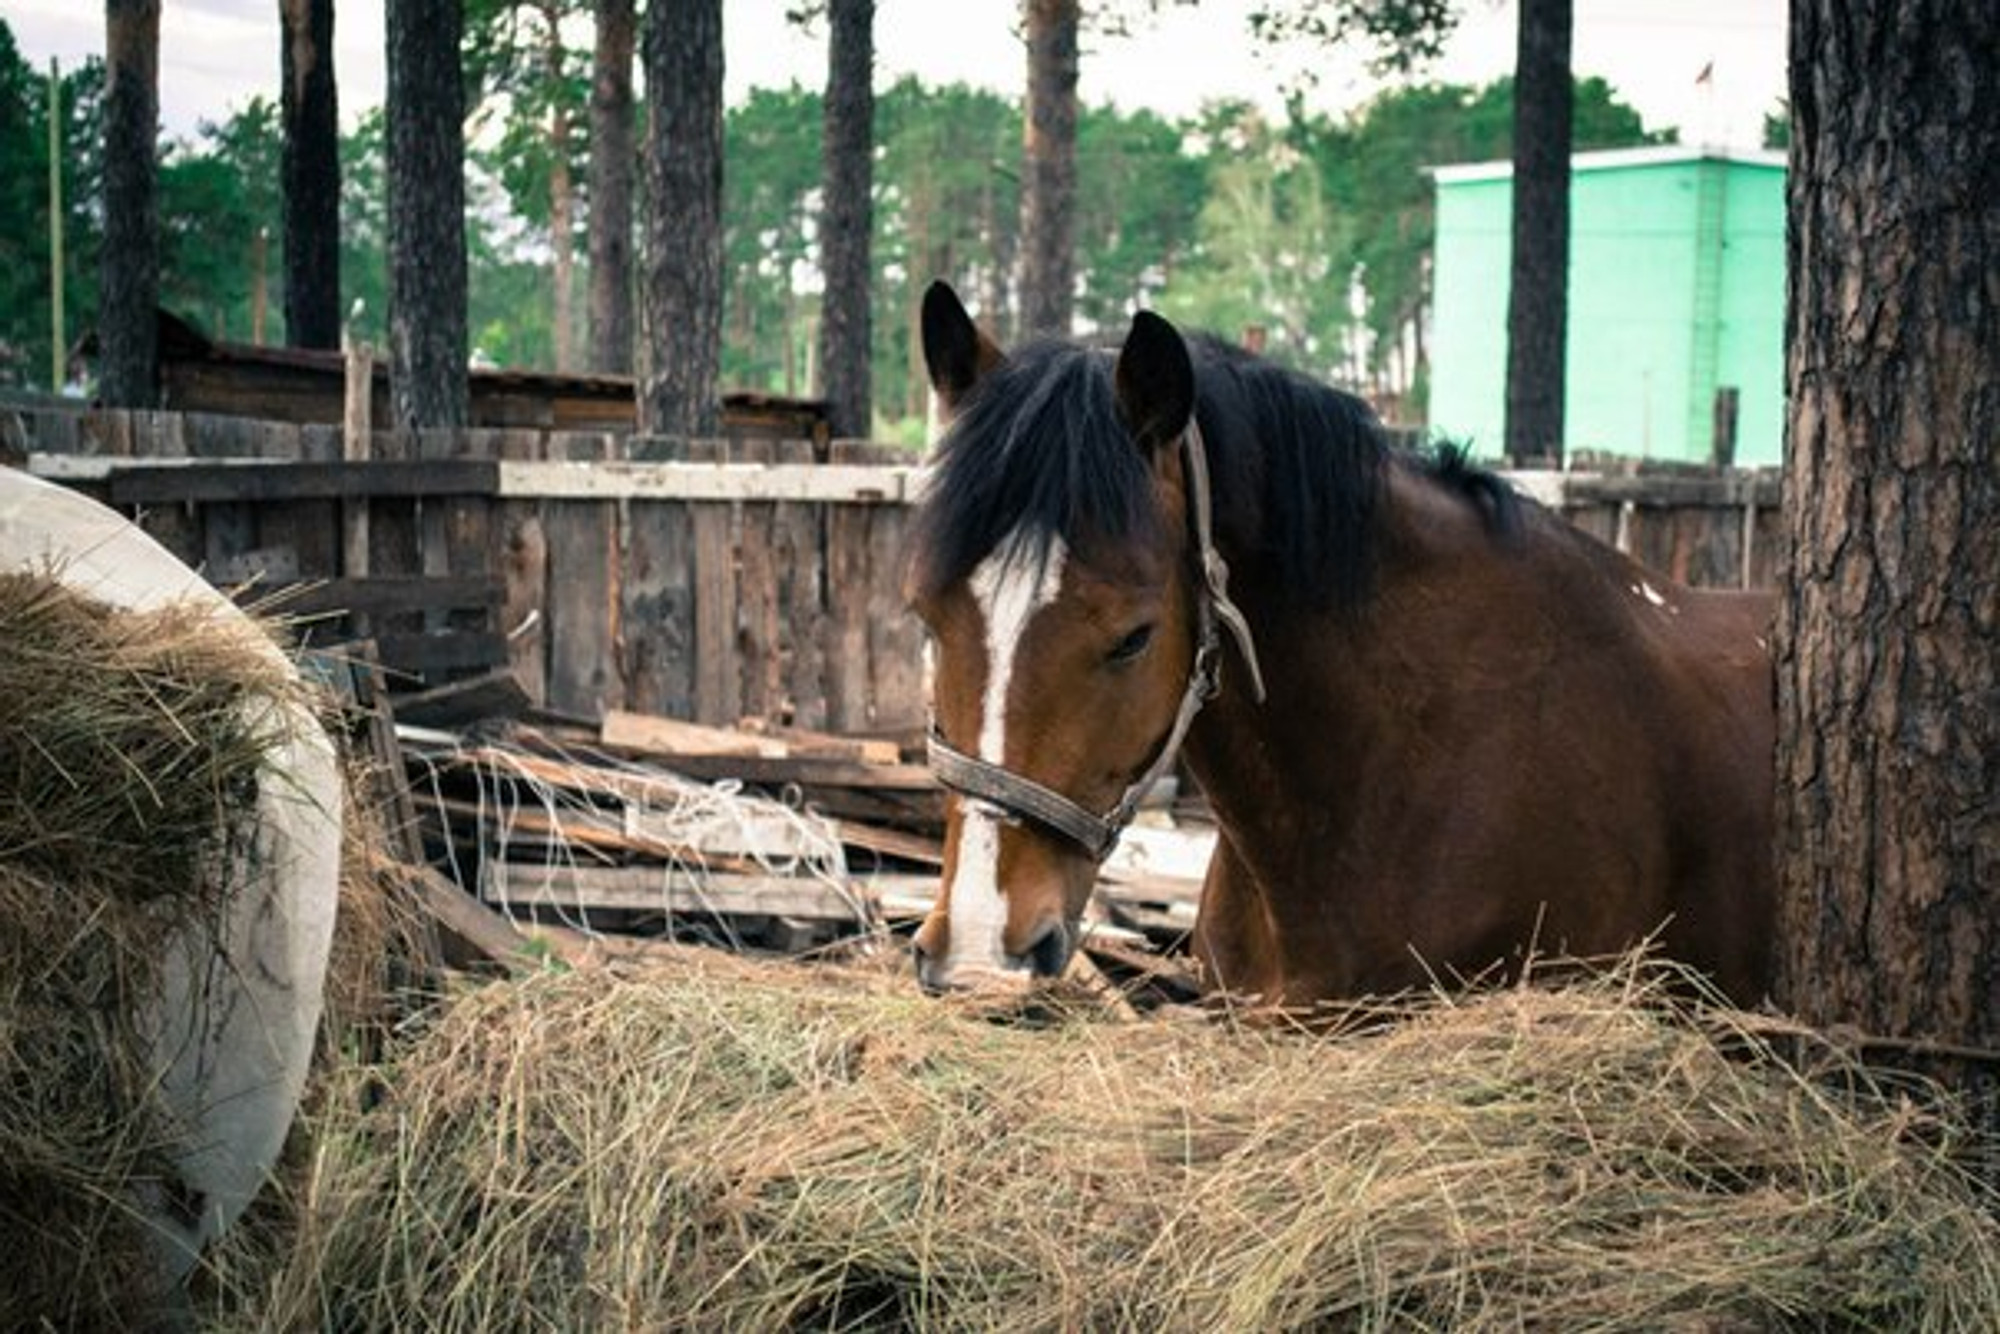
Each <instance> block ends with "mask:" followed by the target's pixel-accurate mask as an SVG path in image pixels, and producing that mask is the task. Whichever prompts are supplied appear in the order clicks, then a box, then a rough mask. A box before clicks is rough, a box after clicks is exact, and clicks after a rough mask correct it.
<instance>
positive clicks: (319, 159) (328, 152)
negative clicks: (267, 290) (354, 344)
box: [278, 0, 340, 348]
mask: <svg viewBox="0 0 2000 1334" xmlns="http://www.w3.org/2000/svg"><path fill="white" fill-rule="evenodd" d="M278 14H279V17H280V19H281V20H282V24H283V29H284V35H283V38H282V40H281V46H282V48H283V55H282V59H281V61H280V63H281V65H282V67H283V72H284V86H283V90H282V92H281V94H280V97H279V105H280V112H281V115H282V117H283V120H284V134H285V144H284V164H283V168H282V174H283V177H284V191H283V194H284V209H285V236H284V246H285V341H286V343H288V344H289V345H291V346H292V347H321V348H331V347H339V346H340V112H339V102H338V98H337V94H336V92H335V85H334V76H333V0H279V4H278Z"/></svg>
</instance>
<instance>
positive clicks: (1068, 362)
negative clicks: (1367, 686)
mask: <svg viewBox="0 0 2000 1334" xmlns="http://www.w3.org/2000/svg"><path fill="white" fill-rule="evenodd" d="M1188 352H1189V354H1190V356H1191V357H1192V358H1193V361H1194V368H1195V412H1196V416H1197V419H1198V420H1199V421H1200V423H1201V430H1202V436H1203V439H1204V440H1205V441H1206V443H1207V447H1208V457H1209V468H1210V472H1211V473H1212V475H1213V478H1214V496H1215V520H1216V530H1217V533H1218V535H1219V537H1220V540H1221V542H1222V544H1223V545H1224V546H1225V547H1227V548H1228V549H1229V551H1230V552H1231V559H1232V560H1233V561H1235V562H1236V564H1237V568H1238V570H1239V573H1247V572H1248V567H1249V566H1262V567H1264V569H1263V571H1262V576H1261V577H1264V578H1267V579H1270V580H1273V581H1274V586H1276V587H1280V588H1283V589H1285V590H1287V591H1288V592H1289V593H1290V594H1291V595H1292V596H1293V597H1294V598H1296V599H1298V600H1301V601H1303V602H1306V603H1308V604H1310V605H1315V606H1334V607H1343V608H1345V607H1353V606H1356V605H1358V604H1359V603H1360V602H1362V601H1363V600H1364V599H1365V598H1366V597H1367V595H1368V593H1369V590H1370V588H1371V586H1372V582H1373V575H1374V563H1375V561H1374V557H1375V516H1376V511H1377V508H1378V505H1379V502H1380V498H1381V493H1382V489H1383V486H1384V470H1385V469H1386V468H1387V467H1389V466H1391V465H1392V463H1393V462H1395V461H1399V460H1400V461H1402V462H1404V463H1406V464H1408V465H1409V466H1413V467H1416V468H1418V469H1420V470H1422V471H1423V472H1424V473H1426V474H1427V475H1429V476H1430V477H1431V478H1432V479H1433V480H1434V481H1436V482H1437V483H1438V484H1439V485H1441V486H1444V487H1446V488H1447V489H1449V490H1452V491H1455V492H1457V493H1459V494H1461V495H1463V496H1464V497H1465V498H1466V499H1467V501H1468V502H1469V503H1471V504H1474V505H1476V506H1478V507H1479V508H1480V509H1481V510H1482V511H1483V512H1484V513H1485V515H1486V517H1487V520H1488V522H1489V524H1490V525H1491V526H1492V527H1494V528H1495V529H1497V530H1499V531H1502V532H1506V531H1510V530H1511V529H1513V528H1514V527H1515V526H1516V525H1517V523H1518V505H1519V501H1518V500H1517V498H1516V497H1515V495H1514V493H1513V492H1512V491H1511V490H1510V489H1509V488H1508V487H1507V485H1506V484H1505V483H1504V482H1502V481H1501V480H1500V479H1499V478H1497V477H1495V476H1494V475H1493V474H1491V473H1489V472H1486V471H1484V470H1482V469H1479V468H1476V467H1473V466H1472V465H1471V464H1470V463H1469V461H1468V460H1467V459H1466V457H1465V454H1464V452H1463V451H1462V450H1460V449H1457V448H1455V447H1450V446H1443V447H1438V448H1436V449H1432V450H1426V451H1414V450H1407V449H1397V448H1392V447H1391V445H1390V444H1389V441H1388V437H1387V436H1386V435H1385V433H1384V432H1383V430H1382V428H1381V427H1380V425H1379V424H1378V423H1377V422H1376V420H1375V417H1374V415H1373V413H1371V412H1370V411H1369V409H1368V407H1367V405H1366V404H1364V403H1362V402H1361V401H1360V400H1359V399H1357V398H1355V397H1354V396H1352V395H1350V394H1346V393H1342V392H1341V391H1339V390H1337V389H1333V388H1331V387H1329V386H1327V385H1324V384H1322V383H1320V382H1318V381H1316V380H1313V379H1311V378H1309V377H1307V376H1305V375H1301V374H1299V373H1297V372H1294V371H1290V370H1287V369H1285V368H1283V367H1281V366H1278V365H1277V364H1275V363H1273V362H1269V361H1265V360H1263V359H1261V358H1259V357H1256V356H1253V355H1252V354H1250V353H1248V352H1245V351H1243V350H1242V349H1240V348H1237V347H1235V346H1233V345H1231V344H1228V343H1225V342H1223V341H1222V340H1220V339H1216V338H1212V337H1207V336H1195V337H1191V338H1189V339H1188ZM1114 366H1115V357H1114V355H1113V353H1112V352H1110V351H1107V350H1106V349H1102V348H1093V347H1087V346H1082V345H1079V344H1076V343H1071V342H1061V341H1055V340H1040V341H1036V342H1032V343H1029V344H1026V345H1024V346H1022V347H1020V348H1018V349H1016V350H1014V351H1012V352H1010V353H1009V354H1008V357H1007V360H1006V361H1005V362H1004V363H1002V364H1001V365H1000V366H999V367H998V368H996V369H995V370H993V371H992V372H991V373H989V374H988V375H987V376H986V377H985V378H984V379H982V380H980V381H979V383H978V384H977V385H976V386H974V388H973V390H972V393H971V394H970V395H969V396H968V399H967V401H966V402H965V403H964V404H963V405H962V408H963V410H962V412H961V414H960V415H959V417H958V419H957V420H956V421H955V422H954V423H953V424H952V427H951V430H950V431H949V433H948V434H947V435H946V436H945V438H944V439H943V441H941V442H940V444H939V446H938V450H937V454H936V457H935V458H934V460H933V463H934V465H935V466H934V469H933V474H932V478H931V482H930V485H929V488H928V491H927V494H926V497H925V500H924V503H923V506H922V508H921V510H920V511H919V513H918V515H917V519H916V528H915V531H914V534H913V540H914V543H915V545H914V550H915V552H916V553H917V554H918V558H919V561H918V569H919V572H920V576H921V579H922V583H923V585H924V587H925V588H926V589H928V590H935V589H938V588H943V587H946V586H948V585H950V584H952V583H955V582H956V581H958V580H959V579H962V578H964V577H966V576H967V575H969V574H970V573H971V571H972V570H973V568H974V567H975V566H977V565H978V564H979V562H980V561H981V560H983V559H985V557H986V556H987V554H988V553H989V552H991V551H992V550H993V549H994V548H995V547H997V546H998V545H999V544H1000V542H1002V541H1003V540H1005V539H1006V538H1008V537H1009V535H1010V534H1013V533H1015V532H1017V531H1018V532H1019V533H1021V534H1022V536H1023V537H1024V538H1025V539H1026V540H1027V541H1028V542H1029V543H1031V544H1032V546H1033V547H1034V548H1037V549H1040V548H1045V547H1046V545H1047V542H1048V539H1049V538H1050V537H1052V536H1060V537H1061V538H1062V539H1063V541H1064V542H1065V543H1066V544H1067V545H1069V546H1071V547H1073V548H1077V549H1082V550H1088V549H1089V548H1090V547H1091V546H1092V545H1094V544H1096V543H1107V544H1115V543H1119V542H1123V541H1128V540H1130V541H1147V540H1151V539H1156V538H1157V537H1158V536H1159V534H1158V533H1157V532H1154V531H1152V529H1153V528H1154V525H1155V524H1156V523H1157V518H1156V516H1155V514H1154V511H1153V509H1152V506H1151V504H1150V496H1149V491H1148V471H1147V464H1146V461H1145V459H1144V458H1143V457H1142V455H1141V454H1140V452H1139V451H1138V450H1137V449H1136V448H1134V447H1133V445H1132V443H1131V439H1130V436H1129V435H1128V434H1127V432H1126V429H1125V426H1124V424H1123V422H1122V421H1121V419H1120V416H1119V412H1118V406H1117V400H1116V396H1115V392H1114V389H1113V384H1112V372H1113V368H1114ZM1246 562H1247V564H1246Z"/></svg>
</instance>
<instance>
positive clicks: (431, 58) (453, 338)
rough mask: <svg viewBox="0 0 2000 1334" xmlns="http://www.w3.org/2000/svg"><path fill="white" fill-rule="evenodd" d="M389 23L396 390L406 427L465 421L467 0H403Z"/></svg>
mask: <svg viewBox="0 0 2000 1334" xmlns="http://www.w3.org/2000/svg"><path fill="white" fill-rule="evenodd" d="M386 8H387V18H388V28H389V43H388V46H389V99H388V102H389V104H388V122H389V123H388V158H389V170H388V177H389V181H388V184H389V391H390V400H391V411H392V413H393V415H394V418H395V425H396V427H397V428H398V429H401V430H409V429H413V428H417V427H433V426H463V425H465V423H466V420H467V417H468V416H469V409H468V391H467V387H466V382H465V363H466V332H465V329H466V315H465V86H464V83H463V82H462V79H461V74H460V71H459V56H458V45H459V37H460V34H461V32H462V31H463V28H464V14H463V11H462V9H461V7H460V3H459V0H395V2H394V3H393V4H390V5H388V6H387V7H386Z"/></svg>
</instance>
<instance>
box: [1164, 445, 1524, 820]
mask: <svg viewBox="0 0 2000 1334" xmlns="http://www.w3.org/2000/svg"><path fill="white" fill-rule="evenodd" d="M1377 523H1378V525H1379V531H1378V534H1377V543H1376V558H1377V563H1376V568H1375V574H1374V579H1373V582H1372V586H1371V589H1370V592H1369V594H1368V595H1367V597H1366V600H1365V601H1364V603H1363V604H1362V605H1360V606H1359V607H1356V608H1353V609H1349V610H1338V609H1332V608H1314V607H1309V606H1305V605H1302V604H1301V603H1300V602H1299V601H1298V600H1297V599H1294V598H1291V597H1288V596H1286V594H1285V592H1284V590H1283V588H1282V585H1281V582H1280V581H1279V580H1278V579H1277V578H1276V577H1275V576H1274V575H1271V574H1269V573H1268V572H1266V571H1264V570H1261V569H1259V568H1258V566H1257V565H1256V563H1255V559H1254V557H1253V556H1252V555H1251V554H1250V553H1248V552H1245V551H1240V550H1235V549H1231V548H1230V547H1228V546H1225V549H1224V552H1223V554H1224V557H1225V558H1226V559H1228V560H1229V561H1230V564H1231V566H1232V568H1233V569H1237V570H1240V571H1242V573H1243V576H1244V577H1242V578H1240V579H1238V580H1236V581H1233V582H1232V595H1233V596H1234V597H1235V598H1236V600H1237V602H1238V604H1239V605H1240V606H1241V607H1242V608H1243V611H1244V613H1245V615H1246V616H1247V617H1248V618H1249V620H1250V624H1251V629H1252V633H1253V635H1254V637H1255V641H1256V645H1257V651H1258V655H1259V658H1260V660H1261V663H1262V667H1263V674H1264V678H1265V682H1266V686H1267V690H1268V694H1267V698H1266V699H1265V700H1264V702H1262V703H1261V704H1260V703H1258V702H1257V701H1256V700H1255V699H1254V698H1253V697H1252V695H1251V692H1250V690H1249V687H1248V681H1247V678H1248V673H1247V671H1246V670H1244V668H1243V664H1242V663H1241V661H1240V659H1239V658H1238V657H1237V656H1236V654H1235V650H1234V648H1233V646H1225V667H1224V672H1223V682H1222V691H1221V693H1220V694H1219V695H1218V696H1217V698H1216V699H1215V700H1214V701H1212V702H1211V703H1210V705H1209V706H1208V708H1207V709H1206V710H1205V711H1204V713H1203V714H1202V716H1201V718H1200V719H1199V720H1198V721H1197V723H1196V726H1195V729H1194V731H1193V732H1192V733H1191V734H1190V736H1189V738H1188V744H1187V749H1186V754H1187V759H1188V765H1189V767H1190V769H1192V770H1193V771H1194V774H1195V776H1196V778H1197V779H1199V780H1200V781H1201V783H1202V786H1203V790H1204V791H1205V792H1206V793H1207V794H1208V796H1209V800H1210V803H1211V805H1212V806H1213V807H1214V809H1215V811H1216V815H1217V817H1218V819H1219V820H1220V821H1221V822H1222V824H1223V825H1224V826H1225V827H1226V828H1231V827H1234V828H1240V829H1241V830H1242V832H1243V833H1245V834H1246V835H1247V836H1248V838H1249V840H1251V841H1255V840H1258V839H1260V838H1261V837H1262V836H1264V835H1274V837H1272V838H1271V839H1270V840H1269V841H1270V842H1272V843H1273V844H1274V845H1277V846H1289V845H1294V844H1295V843H1296V841H1297V840H1296V839H1295V838H1293V837H1287V836H1285V833H1284V831H1281V830H1274V829H1272V828H1271V826H1272V825H1273V824H1274V823H1283V822H1285V821H1288V820H1293V819H1297V818H1310V819H1312V820H1313V821H1314V822H1315V823H1316V824H1319V825H1325V826H1330V827H1336V828H1337V827H1338V826H1339V825H1340V824H1341V822H1342V821H1343V820H1345V819H1348V818H1350V816H1351V814H1352V811H1353V810H1354V806H1353V805H1352V803H1351V800H1350V798H1351V797H1352V796H1353V794H1355V793H1356V792H1357V791H1358V790H1360V789H1361V788H1362V787H1364V786H1365V785H1366V784H1367V783H1368V782H1369V774H1370V771H1371V768H1372V766H1374V765H1376V764H1388V763H1398V762H1401V758H1400V757H1399V752H1400V751H1402V750H1403V748H1405V747H1407V746H1408V745H1409V744H1410V741H1411V738H1410V735H1409V731H1408V729H1409V727H1410V726H1411V724H1410V716H1411V714H1412V712H1413V710H1414V709H1415V708H1416V704H1417V702H1418V700H1419V698H1420V697H1421V695H1422V694H1423V693H1424V692H1426V691H1429V690H1435V689H1437V688H1438V686H1437V682H1438V680H1439V678H1440V676H1441V674H1442V673H1443V672H1445V671H1447V670H1451V671H1456V670H1459V669H1460V668H1461V667H1462V666H1463V665H1465V664H1466V663H1467V654H1468V653H1472V654H1476V653H1477V652H1478V651H1479V649H1478V641H1479V639H1480V638H1482V637H1485V636H1494V635H1505V634H1508V633H1510V632H1511V630H1510V626H1518V625H1519V624H1521V623H1522V622H1523V621H1528V622H1535V623H1541V622H1544V621H1545V620H1546V618H1548V617H1550V616H1552V615H1556V614H1559V612H1558V610H1557V609H1555V608H1552V607H1549V606H1546V605H1543V602H1544V601H1545V599H1546V597H1547V594H1546V593H1545V592H1544V591H1542V590H1540V589H1538V588H1537V587H1536V585H1535V581H1532V580H1526V579H1522V578H1520V577H1519V574H1518V572H1510V571H1509V570H1508V568H1507V567H1508V565H1509V564H1510V562H1502V561H1498V560H1496V559H1495V553H1494V545H1493V544H1494V541H1495V538H1494V537H1493V535H1492V534H1491V533H1490V532H1488V531H1487V526H1486V523H1485V521H1484V519H1483V517H1482V516H1481V514H1480V513H1479V511H1478V509H1477V507H1476V506H1474V505H1473V504H1471V503H1470V502H1469V501H1467V500H1466V499H1465V498H1464V497H1461V496H1458V495H1454V494H1451V493H1449V492H1447V491H1446V490H1444V489H1443V488H1441V487H1439V486H1437V485H1436V484H1435V483H1434V482H1432V481H1430V480H1428V479H1427V478H1425V477H1423V476H1421V475H1419V474H1417V473H1415V472H1414V471H1412V470H1409V469H1405V468H1402V467H1392V468H1391V469H1390V470H1389V473H1388V475H1387V481H1386V486H1385V491H1384V495H1383V498H1382V503H1381V504H1380V506H1379V507H1378V514H1377ZM1526 540H1530V541H1537V540H1539V539H1538V538H1537V536H1536V535H1535V534H1534V533H1532V532H1531V533H1530V534H1529V535H1528V537H1527V539H1526ZM1472 665H1473V667H1474V669H1476V665H1477V663H1476V659H1473V660H1472ZM1301 812H1306V813H1307V814H1306V815H1305V816H1303V817H1302V816H1301Z"/></svg>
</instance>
